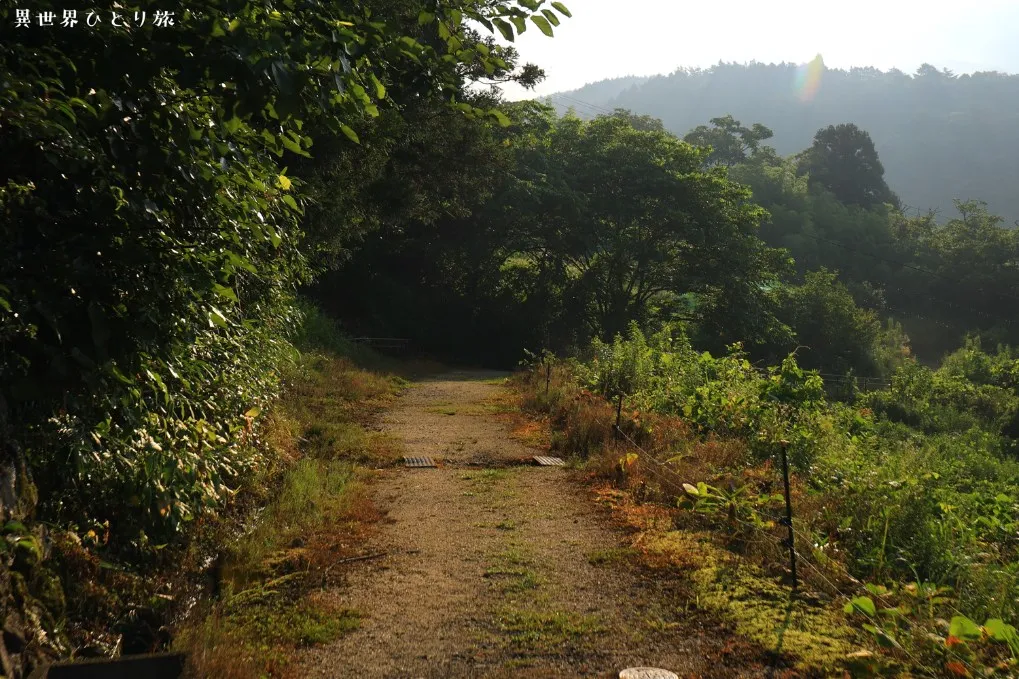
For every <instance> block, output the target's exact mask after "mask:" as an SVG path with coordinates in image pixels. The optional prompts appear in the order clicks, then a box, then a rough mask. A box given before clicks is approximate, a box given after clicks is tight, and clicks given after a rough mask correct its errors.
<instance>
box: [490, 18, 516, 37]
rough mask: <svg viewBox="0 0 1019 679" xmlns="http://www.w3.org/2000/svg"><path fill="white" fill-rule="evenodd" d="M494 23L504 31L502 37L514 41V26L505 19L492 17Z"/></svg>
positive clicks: (501, 31)
mask: <svg viewBox="0 0 1019 679" xmlns="http://www.w3.org/2000/svg"><path fill="white" fill-rule="evenodd" d="M492 24H493V25H494V26H495V27H496V28H498V29H499V32H500V33H502V37H504V38H506V39H507V40H509V41H510V42H513V38H514V36H513V27H512V26H510V25H509V24H508V23H506V21H505V20H503V19H492Z"/></svg>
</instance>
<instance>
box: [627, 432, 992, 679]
mask: <svg viewBox="0 0 1019 679" xmlns="http://www.w3.org/2000/svg"><path fill="white" fill-rule="evenodd" d="M615 429H616V432H617V433H618V434H619V436H620V438H621V439H622V440H624V441H625V442H626V443H627V444H629V445H630V446H632V447H633V448H635V449H636V450H637V451H638V453H639V454H638V456H637V459H636V461H635V463H636V465H637V467H638V469H639V471H640V472H646V473H647V474H648V475H649V476H650V477H652V478H654V479H656V480H657V481H658V482H659V483H660V484H662V490H663V491H664V492H665V493H666V494H674V495H676V496H680V497H681V496H682V495H683V494H684V492H685V489H684V486H685V485H691V486H692V485H693V484H690V483H689V480H687V481H684V480H683V478H682V475H681V474H680V473H679V472H678V471H677V470H675V469H672V468H670V467H669V465H668V464H666V463H663V462H662V461H660V460H659V459H657V457H656V456H655V455H654V454H652V453H651V452H649V451H648V450H647V449H645V448H644V447H643V446H641V445H640V444H639V443H637V442H636V441H635V440H634V439H633V438H632V437H631V436H629V435H628V434H627V433H626V432H625V431H623V430H622V429H620V428H619V427H616V428H615ZM755 511H756V512H757V513H758V515H759V516H760V517H762V518H763V519H766V521H764V522H763V525H762V524H755V523H752V522H750V521H747V520H745V519H742V518H740V517H739V516H737V515H734V514H729V515H728V516H727V519H726V520H727V521H730V522H732V523H734V524H737V525H739V526H741V528H742V529H743V531H744V537H742V538H740V537H736V536H729V537H730V538H731V539H735V540H737V541H742V542H744V543H750V542H753V541H761V542H763V543H766V544H771V545H772V546H773V547H776V548H780V549H781V550H782V551H783V552H784V551H786V550H789V551H790V552H791V554H792V557H793V559H794V560H795V561H794V562H793V563H795V564H796V565H799V566H801V567H803V568H805V569H807V571H809V574H810V575H809V577H808V581H809V582H810V584H811V585H814V586H817V585H823V587H822V589H824V590H826V593H827V594H829V595H830V596H832V597H834V599H835V601H836V602H838V603H843V604H851V605H852V607H853V610H854V612H855V613H857V614H859V615H862V616H863V617H864V618H866V619H867V621H868V623H869V624H870V625H871V626H872V628H873V629H875V630H883V629H884V627H885V624H884V622H883V621H882V620H880V619H879V618H878V617H877V615H876V614H875V615H871V614H870V613H868V612H867V611H866V610H863V609H862V608H861V607H860V606H858V605H856V604H855V603H854V599H855V598H857V597H869V598H871V599H872V600H873V599H877V600H878V601H880V602H881V603H882V604H883V605H884V607H885V608H889V609H891V608H894V607H895V602H892V601H890V600H889V599H888V598H887V595H883V594H881V593H879V591H875V590H872V589H868V588H867V585H866V584H865V583H863V582H861V581H860V580H858V579H856V578H854V577H853V576H852V575H851V574H850V573H849V572H848V571H846V570H845V569H844V568H840V569H839V574H838V576H837V579H838V582H835V580H834V579H833V577H831V574H827V573H825V572H824V570H823V568H822V564H820V563H815V562H816V561H817V559H816V558H814V554H813V550H814V549H815V547H816V539H815V537H814V536H812V535H809V534H807V533H805V532H804V531H803V530H802V529H800V528H797V527H796V525H795V524H794V523H793V521H792V520H790V521H789V523H788V524H786V523H785V517H783V516H780V515H778V514H776V513H773V512H770V511H769V510H768V509H767V508H761V509H757V510H755ZM780 525H782V526H785V525H788V527H789V531H790V533H791V534H792V536H795V538H793V537H790V538H787V539H783V538H781V537H779V536H777V535H774V534H772V533H770V532H768V531H769V526H780ZM746 536H749V537H746ZM794 539H795V541H794ZM804 544H805V545H808V546H809V548H810V552H811V553H809V554H805V553H804V552H803V551H801V550H802V545H804ZM824 563H825V564H827V565H829V566H831V565H832V564H835V563H836V562H834V561H831V560H827V559H825V560H824ZM796 593H797V588H796V586H795V584H794V587H793V588H792V589H791V591H790V596H791V597H794V596H795V595H796ZM940 605H943V606H945V607H946V608H948V609H949V610H950V611H952V612H953V613H955V614H956V615H964V614H963V613H962V612H961V611H959V609H958V608H956V607H955V606H953V605H951V604H950V603H948V602H944V603H942V604H940ZM887 638H892V639H893V637H891V636H888V637H887ZM892 643H893V645H894V646H895V650H896V651H898V652H900V653H901V654H902V655H903V656H904V657H905V658H907V659H908V660H909V662H910V663H911V664H912V665H913V666H914V667H915V668H917V669H919V670H922V671H924V672H926V673H929V674H931V675H938V674H939V672H938V671H937V670H936V669H935V668H933V667H931V666H930V665H928V664H927V663H925V662H924V661H923V660H922V659H921V658H919V657H917V656H916V654H915V653H912V652H910V650H909V649H908V648H906V647H904V646H902V645H901V644H899V643H898V642H895V641H894V640H893V642H892ZM955 660H956V661H958V662H960V663H961V664H962V665H963V666H965V667H966V668H967V670H969V671H970V672H971V673H973V675H974V676H976V672H977V671H978V670H977V668H976V667H975V666H973V665H972V664H971V663H969V662H968V661H967V660H966V659H965V658H962V657H958V658H955Z"/></svg>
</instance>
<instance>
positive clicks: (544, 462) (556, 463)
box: [534, 455, 566, 467]
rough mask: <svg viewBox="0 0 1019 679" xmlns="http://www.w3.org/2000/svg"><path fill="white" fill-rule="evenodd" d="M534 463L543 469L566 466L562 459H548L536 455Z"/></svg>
mask: <svg viewBox="0 0 1019 679" xmlns="http://www.w3.org/2000/svg"><path fill="white" fill-rule="evenodd" d="M534 461H535V462H537V463H538V464H540V465H541V466H542V467H562V466H564V465H565V464H566V463H565V462H563V458H561V457H547V456H545V455H535V456H534Z"/></svg>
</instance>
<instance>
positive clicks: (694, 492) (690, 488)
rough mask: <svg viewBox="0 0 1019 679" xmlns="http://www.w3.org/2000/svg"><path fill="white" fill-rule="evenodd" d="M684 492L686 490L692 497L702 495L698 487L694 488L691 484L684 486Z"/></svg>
mask: <svg viewBox="0 0 1019 679" xmlns="http://www.w3.org/2000/svg"><path fill="white" fill-rule="evenodd" d="M683 490H685V491H686V492H687V493H689V494H690V495H700V493H698V492H697V487H696V486H692V485H690V484H689V483H684V484H683Z"/></svg>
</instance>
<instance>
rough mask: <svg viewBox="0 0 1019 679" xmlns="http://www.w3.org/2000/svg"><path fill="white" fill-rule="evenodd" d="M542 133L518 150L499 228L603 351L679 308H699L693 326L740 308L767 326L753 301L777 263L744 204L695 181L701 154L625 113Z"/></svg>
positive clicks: (731, 186)
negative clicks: (505, 224)
mask: <svg viewBox="0 0 1019 679" xmlns="http://www.w3.org/2000/svg"><path fill="white" fill-rule="evenodd" d="M547 125H548V126H547V133H546V134H545V135H543V136H536V137H534V138H532V139H530V140H528V143H527V144H525V145H523V146H522V147H521V148H520V151H519V161H518V169H517V171H516V173H515V174H514V176H513V177H512V178H511V179H510V181H509V186H508V187H507V193H506V195H505V198H504V201H505V205H506V208H505V209H503V210H502V211H501V214H500V217H501V218H503V219H507V220H509V222H510V224H511V226H510V227H509V231H510V232H511V233H512V234H513V237H514V238H515V241H514V242H515V244H514V245H512V246H511V249H512V250H515V251H516V252H519V253H521V254H522V255H523V256H524V257H525V258H526V260H527V261H529V262H531V263H532V265H533V271H534V276H535V278H539V277H543V278H544V279H545V280H554V281H557V282H558V285H560V286H561V287H562V289H563V294H562V297H561V301H560V303H561V304H564V305H567V306H570V307H572V309H573V311H572V312H568V311H564V312H563V313H567V314H568V315H569V314H574V315H576V316H578V317H580V318H582V319H583V321H584V322H585V324H586V327H587V330H588V332H589V333H590V334H591V335H598V336H600V337H602V339H604V340H605V341H609V340H611V339H612V337H614V336H615V335H616V334H617V333H619V332H622V331H623V330H624V329H625V328H626V327H627V325H628V324H629V323H630V322H631V321H634V320H636V321H638V323H640V324H642V325H646V324H648V323H649V322H652V321H654V320H655V319H656V318H657V319H661V318H667V317H668V316H669V315H670V314H673V313H677V312H678V311H679V310H680V309H682V308H683V307H684V306H685V303H684V302H683V297H684V296H687V297H686V298H687V299H691V297H690V296H691V295H692V296H693V297H694V298H696V299H697V305H696V310H695V311H691V312H689V313H687V314H685V315H687V317H688V318H689V319H690V320H699V321H701V322H704V323H707V324H710V323H711V322H712V319H713V318H718V315H719V314H721V313H724V311H725V310H726V309H727V308H729V307H728V305H727V304H724V303H721V302H722V300H726V299H731V300H735V299H737V298H738V299H740V300H742V301H744V302H746V303H747V304H746V306H745V307H744V308H746V309H751V308H754V309H757V310H759V311H762V312H763V313H762V317H764V318H766V317H768V313H767V311H766V305H765V304H755V303H754V302H752V300H758V302H759V301H760V300H761V298H762V297H763V296H764V293H763V291H762V288H761V285H762V284H763V283H766V282H768V281H770V280H774V279H775V278H776V277H777V276H778V273H779V271H781V269H782V263H781V261H780V260H782V258H781V257H779V258H777V259H776V257H775V256H774V255H775V253H774V251H770V250H769V249H768V248H766V247H765V246H764V244H763V243H762V242H761V241H760V239H759V238H758V237H757V233H756V230H757V226H758V224H759V223H760V221H761V219H762V217H763V215H764V213H763V211H761V210H760V208H758V207H757V206H755V205H753V204H752V203H751V202H750V201H749V192H748V191H747V190H746V189H744V188H743V187H741V186H739V185H737V184H735V183H733V182H731V181H729V180H728V179H727V178H726V176H725V174H724V172H723V171H722V170H714V171H707V172H706V171H704V170H703V169H702V168H703V164H704V160H705V157H706V156H707V151H705V150H703V149H697V148H695V147H693V146H691V145H689V144H687V143H685V142H683V141H681V140H679V139H678V138H676V137H675V136H674V135H672V134H670V133H668V132H665V131H664V130H661V129H655V127H654V126H649V125H645V124H641V125H640V127H639V128H638V127H635V126H634V121H633V119H632V117H631V116H629V115H627V114H626V113H625V112H622V113H616V114H614V115H609V116H601V117H599V118H596V119H595V120H593V121H591V122H583V121H581V120H579V119H577V118H574V117H569V116H567V117H565V118H561V119H557V120H548V121H547ZM783 261H784V260H783ZM767 324H768V323H767V322H765V323H763V325H767Z"/></svg>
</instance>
